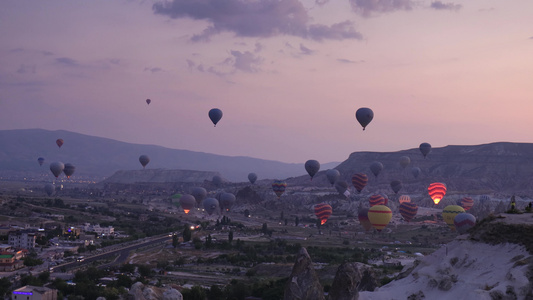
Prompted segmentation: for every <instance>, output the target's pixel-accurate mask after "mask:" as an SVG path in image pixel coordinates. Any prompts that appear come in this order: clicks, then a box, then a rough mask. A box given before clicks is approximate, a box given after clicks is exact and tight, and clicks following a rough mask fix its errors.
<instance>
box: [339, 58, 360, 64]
mask: <svg viewBox="0 0 533 300" xmlns="http://www.w3.org/2000/svg"><path fill="white" fill-rule="evenodd" d="M337 61H338V62H341V63H343V64H359V63H364V62H365V61H364V60H358V61H355V60H350V59H346V58H337Z"/></svg>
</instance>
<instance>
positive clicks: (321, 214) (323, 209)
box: [315, 203, 331, 225]
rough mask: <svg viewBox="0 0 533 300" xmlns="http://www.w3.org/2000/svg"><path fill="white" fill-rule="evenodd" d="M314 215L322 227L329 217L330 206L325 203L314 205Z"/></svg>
mask: <svg viewBox="0 0 533 300" xmlns="http://www.w3.org/2000/svg"><path fill="white" fill-rule="evenodd" d="M315 215H316V217H317V218H318V219H319V220H320V224H321V225H324V223H326V221H327V220H328V218H329V216H331V205H329V204H326V203H320V204H317V205H315Z"/></svg>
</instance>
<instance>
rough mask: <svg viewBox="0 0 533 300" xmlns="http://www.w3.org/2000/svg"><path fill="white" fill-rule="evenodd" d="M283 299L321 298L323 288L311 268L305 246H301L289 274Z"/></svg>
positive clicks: (322, 297)
mask: <svg viewBox="0 0 533 300" xmlns="http://www.w3.org/2000/svg"><path fill="white" fill-rule="evenodd" d="M283 299H284V300H304V299H309V300H311V299H313V300H323V299H324V290H323V288H322V285H320V282H319V280H318V276H317V274H316V272H315V269H314V268H313V262H312V261H311V257H309V254H308V253H307V250H306V249H305V248H301V249H300V251H299V253H298V257H297V258H296V262H295V263H294V267H293V268H292V273H291V276H290V277H289V281H288V282H287V285H286V286H285V292H284V295H283Z"/></svg>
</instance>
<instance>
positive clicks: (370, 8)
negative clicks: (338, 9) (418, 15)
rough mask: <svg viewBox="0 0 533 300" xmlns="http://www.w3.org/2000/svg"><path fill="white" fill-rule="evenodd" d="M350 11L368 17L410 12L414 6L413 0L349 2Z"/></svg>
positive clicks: (359, 0)
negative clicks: (403, 11)
mask: <svg viewBox="0 0 533 300" xmlns="http://www.w3.org/2000/svg"><path fill="white" fill-rule="evenodd" d="M349 1H350V5H351V6H352V10H353V11H354V12H355V13H357V14H360V15H362V16H363V17H370V16H372V15H374V14H376V13H377V14H379V13H388V12H394V11H398V10H412V9H413V7H414V6H416V4H415V1H413V0H349Z"/></svg>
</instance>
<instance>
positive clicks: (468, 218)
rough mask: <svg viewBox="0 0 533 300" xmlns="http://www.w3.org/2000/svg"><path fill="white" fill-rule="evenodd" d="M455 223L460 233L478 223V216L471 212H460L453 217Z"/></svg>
mask: <svg viewBox="0 0 533 300" xmlns="http://www.w3.org/2000/svg"><path fill="white" fill-rule="evenodd" d="M453 225H454V226H455V229H456V230H457V232H459V233H460V234H463V233H466V232H467V231H468V229H470V228H472V227H474V226H475V225H476V217H474V215H472V214H469V213H460V214H458V215H456V216H455V218H454V219H453Z"/></svg>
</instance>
